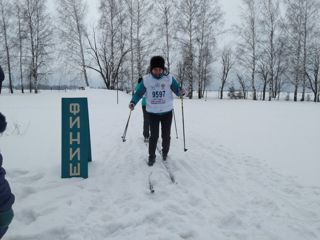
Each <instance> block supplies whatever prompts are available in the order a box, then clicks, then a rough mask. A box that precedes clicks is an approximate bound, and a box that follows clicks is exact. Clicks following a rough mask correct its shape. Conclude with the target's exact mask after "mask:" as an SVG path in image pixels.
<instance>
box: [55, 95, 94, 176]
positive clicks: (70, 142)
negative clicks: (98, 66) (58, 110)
mask: <svg viewBox="0 0 320 240" xmlns="http://www.w3.org/2000/svg"><path fill="white" fill-rule="evenodd" d="M61 123H62V135H61V136H62V149H61V150H62V152H61V157H62V158H61V177H62V178H70V177H82V178H88V162H91V161H92V157H91V144H90V127H89V112H88V101H87V98H62V122H61Z"/></svg>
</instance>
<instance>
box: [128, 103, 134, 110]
mask: <svg viewBox="0 0 320 240" xmlns="http://www.w3.org/2000/svg"><path fill="white" fill-rule="evenodd" d="M134 106H135V105H134V103H130V104H129V108H130V110H131V111H133V110H134Z"/></svg>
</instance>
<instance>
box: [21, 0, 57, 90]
mask: <svg viewBox="0 0 320 240" xmlns="http://www.w3.org/2000/svg"><path fill="white" fill-rule="evenodd" d="M23 6H24V7H25V9H24V18H25V21H26V23H27V28H28V32H27V38H28V41H29V48H28V55H29V56H28V58H29V59H28V62H29V72H30V75H29V90H30V92H32V90H33V89H34V91H35V93H38V87H39V81H40V80H41V79H42V78H45V76H46V75H47V73H48V67H49V63H48V60H49V55H50V50H51V49H50V48H51V47H52V45H53V43H52V25H51V17H50V15H49V14H48V12H47V9H46V1H45V0H23Z"/></svg>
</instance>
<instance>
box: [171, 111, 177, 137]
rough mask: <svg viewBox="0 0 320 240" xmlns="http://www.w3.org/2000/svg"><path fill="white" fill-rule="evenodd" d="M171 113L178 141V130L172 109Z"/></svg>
mask: <svg viewBox="0 0 320 240" xmlns="http://www.w3.org/2000/svg"><path fill="white" fill-rule="evenodd" d="M172 112H173V120H174V127H175V129H176V138H177V139H178V130H177V122H176V114H175V113H174V109H173V110H172Z"/></svg>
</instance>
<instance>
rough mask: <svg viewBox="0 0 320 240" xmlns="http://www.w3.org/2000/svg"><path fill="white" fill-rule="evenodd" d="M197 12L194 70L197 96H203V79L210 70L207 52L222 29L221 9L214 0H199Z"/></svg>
mask: <svg viewBox="0 0 320 240" xmlns="http://www.w3.org/2000/svg"><path fill="white" fill-rule="evenodd" d="M199 4H200V5H199V13H198V15H197V19H196V21H197V25H198V31H197V32H196V36H197V37H196V42H195V47H196V49H197V51H198V55H197V56H196V62H197V64H196V72H197V77H198V98H199V99H200V98H202V97H203V93H204V91H203V90H204V88H205V80H206V79H207V77H208V76H207V74H208V73H209V72H210V70H209V65H210V64H211V63H212V62H213V60H214V59H213V58H211V59H209V58H208V57H210V56H212V54H211V55H208V54H207V52H211V53H212V52H213V51H214V48H215V46H216V37H217V35H218V33H219V31H222V27H221V26H222V25H223V21H222V11H221V8H220V6H219V4H218V1H216V0H200V2H199Z"/></svg>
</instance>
